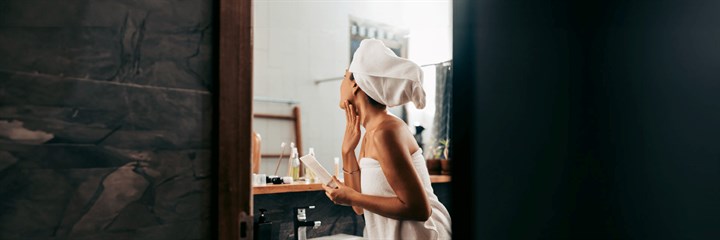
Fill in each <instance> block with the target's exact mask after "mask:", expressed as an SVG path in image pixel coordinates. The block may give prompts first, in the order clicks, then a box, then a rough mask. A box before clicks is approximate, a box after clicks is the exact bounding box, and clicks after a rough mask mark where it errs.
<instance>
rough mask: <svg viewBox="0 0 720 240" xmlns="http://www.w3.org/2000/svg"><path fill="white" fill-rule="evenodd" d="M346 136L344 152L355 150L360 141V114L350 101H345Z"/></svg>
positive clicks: (343, 146)
mask: <svg viewBox="0 0 720 240" xmlns="http://www.w3.org/2000/svg"><path fill="white" fill-rule="evenodd" d="M344 104H345V119H346V126H345V137H344V138H343V144H342V151H343V152H342V153H343V154H345V153H350V152H355V148H357V145H358V143H360V116H358V115H357V112H356V111H355V106H353V105H352V104H351V103H350V101H345V103H344Z"/></svg>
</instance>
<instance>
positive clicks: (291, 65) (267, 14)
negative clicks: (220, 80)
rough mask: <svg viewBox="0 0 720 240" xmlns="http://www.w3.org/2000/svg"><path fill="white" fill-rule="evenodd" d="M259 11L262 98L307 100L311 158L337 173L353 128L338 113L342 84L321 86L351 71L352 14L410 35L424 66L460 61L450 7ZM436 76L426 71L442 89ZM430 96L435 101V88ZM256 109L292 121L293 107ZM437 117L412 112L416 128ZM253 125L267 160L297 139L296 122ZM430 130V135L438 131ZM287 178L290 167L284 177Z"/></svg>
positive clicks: (318, 5)
mask: <svg viewBox="0 0 720 240" xmlns="http://www.w3.org/2000/svg"><path fill="white" fill-rule="evenodd" d="M253 8H254V18H253V19H254V32H253V33H254V53H253V54H254V62H253V64H254V69H253V70H254V72H253V74H254V95H255V96H256V97H264V98H280V99H290V100H295V101H299V106H300V108H301V111H302V134H303V147H304V148H305V150H304V152H305V153H307V148H308V147H314V148H315V152H316V155H318V160H319V161H320V162H321V163H322V164H323V165H324V166H325V167H326V168H328V169H332V166H333V157H336V156H338V157H339V156H340V147H341V144H342V138H343V133H344V128H345V119H344V113H343V111H342V110H341V109H340V108H339V107H338V102H339V88H340V81H333V82H326V83H322V84H319V85H316V84H315V83H314V81H315V80H317V79H324V78H332V77H341V76H342V75H343V74H344V72H345V69H346V68H347V67H348V65H349V59H350V56H349V54H350V38H349V16H350V15H352V16H355V17H358V18H363V19H369V20H373V21H376V22H382V23H386V24H390V25H394V26H398V27H402V28H407V29H409V30H410V40H409V53H408V55H409V59H411V60H413V61H415V62H416V63H418V64H426V63H436V62H441V61H445V60H448V59H450V58H451V57H452V53H451V49H452V46H451V39H450V37H451V36H452V34H451V29H452V28H451V22H450V20H451V19H452V18H451V16H450V14H451V12H450V9H451V2H450V0H447V1H442V0H440V1H354V0H353V1H350V0H348V1H342V0H338V1H326V0H255V1H254V2H253ZM430 68H432V67H430ZM430 68H425V69H426V70H427V69H430ZM433 73H434V71H432V73H429V72H427V71H426V76H425V80H426V81H425V82H426V83H431V85H434V81H435V78H434V74H433ZM426 86H428V85H427V84H426ZM426 92H428V101H429V102H432V100H433V99H434V89H432V90H428V89H426ZM254 109H255V112H263V113H280V114H287V115H289V114H290V113H291V109H292V106H290V105H287V104H278V103H266V102H257V101H256V102H255V104H254ZM409 109H414V105H412V104H410V105H409ZM433 112H434V106H428V107H426V108H425V109H424V110H423V111H411V115H410V116H411V120H410V121H411V123H412V122H415V121H420V122H423V123H424V124H430V123H431V119H432V113H433ZM428 119H430V122H428ZM253 124H254V126H253V128H254V129H255V131H257V132H258V133H260V134H261V135H262V138H263V142H262V151H263V153H278V152H279V151H280V150H279V149H280V142H281V141H287V142H289V141H291V139H293V135H292V125H291V123H289V122H281V121H269V120H264V119H260V120H255V121H254V123H253ZM426 128H427V129H428V130H427V131H426V133H428V134H429V132H430V130H429V129H430V128H431V127H430V126H426ZM276 163H277V159H263V164H262V165H261V172H264V173H270V174H272V173H273V172H274V170H275V166H276V165H275V164H276ZM286 172H287V170H286V163H285V162H283V164H281V166H280V170H279V171H278V175H285V173H286Z"/></svg>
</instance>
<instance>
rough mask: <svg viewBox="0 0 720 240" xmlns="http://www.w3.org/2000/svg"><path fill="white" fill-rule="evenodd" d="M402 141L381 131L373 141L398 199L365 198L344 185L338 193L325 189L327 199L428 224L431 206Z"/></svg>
mask: <svg viewBox="0 0 720 240" xmlns="http://www.w3.org/2000/svg"><path fill="white" fill-rule="evenodd" d="M401 139H402V138H401V136H400V133H398V132H397V131H393V130H378V131H377V132H376V133H375V134H374V137H373V141H374V142H373V143H374V145H375V146H379V147H376V150H377V153H378V158H379V159H381V161H380V167H381V168H382V170H383V173H384V175H385V178H386V179H387V180H388V183H389V184H390V187H392V189H393V190H394V191H395V195H396V197H381V196H371V195H365V194H361V193H360V192H358V191H355V190H353V189H351V188H350V187H348V186H344V185H342V184H338V185H339V186H340V187H339V188H338V189H330V188H325V190H326V191H327V193H326V194H327V195H328V197H329V198H330V199H331V200H333V201H334V202H335V203H339V204H350V205H352V206H354V207H360V208H363V209H367V210H369V211H371V212H374V213H377V214H380V215H382V216H385V217H389V218H393V219H399V220H416V221H426V220H427V219H428V218H429V217H430V214H431V210H430V204H429V202H428V200H427V196H426V195H425V189H423V186H422V183H421V182H420V178H419V177H418V175H417V173H416V172H415V170H414V167H413V166H412V157H411V156H410V153H409V152H408V150H407V148H406V147H404V146H402V144H401ZM346 181H347V180H346Z"/></svg>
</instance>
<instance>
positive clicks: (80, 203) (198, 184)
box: [0, 0, 215, 239]
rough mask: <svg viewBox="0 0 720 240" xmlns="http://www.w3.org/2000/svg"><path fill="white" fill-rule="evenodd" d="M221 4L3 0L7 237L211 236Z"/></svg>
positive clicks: (1, 138) (2, 198)
mask: <svg viewBox="0 0 720 240" xmlns="http://www.w3.org/2000/svg"><path fill="white" fill-rule="evenodd" d="M213 4H214V3H213V1H211V0H197V1H151V0H142V1H119V0H94V1H88V0H67V1H49V0H10V1H2V2H0V239H68V238H71V239H210V238H211V226H210V222H211V220H210V216H211V215H212V214H211V209H212V202H211V198H212V197H211V186H212V182H211V177H212V176H211V174H210V173H211V170H210V159H211V143H212V142H211V132H212V127H213V117H212V115H213V103H212V96H213V93H212V89H213V87H214V85H213V84H214V82H215V80H214V79H215V78H214V77H213V73H212V72H211V71H212V69H213V67H214V66H213V64H212V59H213V56H212V55H213V51H214V49H213V48H214V47H215V46H214V42H213V41H214V40H213V37H212V36H213V35H214V33H213V31H214V30H213V24H212V21H213V17H212V12H213Z"/></svg>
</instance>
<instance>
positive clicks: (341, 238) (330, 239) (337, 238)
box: [308, 234, 367, 240]
mask: <svg viewBox="0 0 720 240" xmlns="http://www.w3.org/2000/svg"><path fill="white" fill-rule="evenodd" d="M351 239H352V240H356V239H367V238H363V237H359V236H355V235H347V234H335V235H332V236H325V237H316V238H308V240H351Z"/></svg>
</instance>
